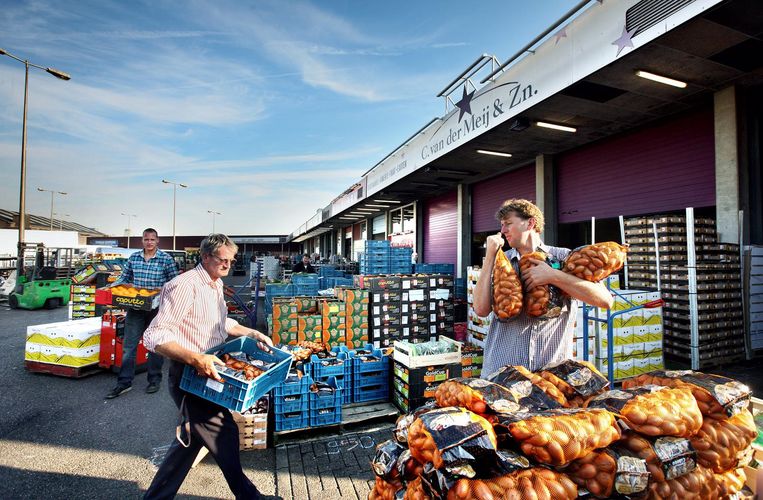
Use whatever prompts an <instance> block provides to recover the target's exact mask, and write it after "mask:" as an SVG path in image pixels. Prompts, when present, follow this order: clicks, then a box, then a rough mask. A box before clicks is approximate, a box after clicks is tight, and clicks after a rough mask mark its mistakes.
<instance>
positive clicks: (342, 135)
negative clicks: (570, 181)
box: [0, 0, 578, 235]
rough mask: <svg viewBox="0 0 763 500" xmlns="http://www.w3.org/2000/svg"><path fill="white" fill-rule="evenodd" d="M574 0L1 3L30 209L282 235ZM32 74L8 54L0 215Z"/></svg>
mask: <svg viewBox="0 0 763 500" xmlns="http://www.w3.org/2000/svg"><path fill="white" fill-rule="evenodd" d="M577 3H578V2H577V0H534V1H532V2H530V1H516V0H503V1H481V2H472V3H471V4H470V3H465V2H463V1H458V2H456V1H421V2H416V1H407V2H401V1H396V0H395V1H390V0H387V1H384V2H380V1H377V2H362V1H349V0H346V1H323V2H303V1H285V0H281V1H259V0H257V1H249V2H244V1H240V2H231V1H226V0H222V1H187V2H186V1H146V2H141V1H126V0H125V1H108V0H97V1H89V0H77V1H75V2H64V1H46V0H41V1H27V2H14V1H13V0H9V1H6V2H4V5H3V8H2V9H0V25H2V26H3V29H2V31H0V47H2V48H3V49H5V50H7V51H8V52H11V53H13V54H15V55H17V56H19V57H21V58H27V59H29V61H30V62H32V63H35V64H38V65H40V66H51V67H54V68H57V69H60V70H62V71H65V72H67V73H69V74H71V76H72V79H71V80H70V81H68V82H64V81H61V80H58V79H56V78H54V77H52V76H50V75H48V74H47V73H45V72H44V71H40V70H30V75H29V77H30V78H29V111H28V117H27V127H28V131H27V134H28V136H27V141H28V142H27V212H28V213H34V214H38V215H47V214H48V213H49V210H50V195H49V194H48V193H41V192H38V191H37V190H36V188H37V187H42V188H44V189H55V190H57V191H65V192H68V193H69V194H68V195H67V196H57V197H56V202H55V211H56V212H60V213H62V214H68V215H69V217H65V219H67V220H75V221H76V222H79V223H81V224H84V225H87V226H91V227H95V228H97V229H99V230H100V231H103V232H106V233H109V234H123V233H124V231H125V228H126V227H127V217H124V216H121V215H120V213H123V212H124V213H131V214H136V215H137V217H135V218H133V219H132V222H131V226H132V229H133V232H135V230H136V228H142V227H146V226H153V227H156V228H157V229H158V230H159V232H160V234H165V235H168V234H171V232H172V187H171V186H169V185H166V184H162V182H161V179H163V178H166V179H169V180H172V181H177V182H183V183H185V184H188V185H189V188H188V189H180V190H178V197H177V234H178V235H188V234H205V233H207V232H210V231H211V229H212V216H211V215H210V214H209V213H207V211H208V210H212V211H216V212H221V213H222V215H219V216H216V219H215V226H216V229H217V230H218V231H222V232H227V233H230V234H287V233H290V232H291V231H292V230H294V229H296V228H297V227H298V226H299V225H300V224H302V223H303V222H305V221H306V220H307V219H309V218H310V217H311V216H312V215H314V214H315V211H316V209H319V208H322V207H325V206H326V205H327V204H329V203H330V202H331V200H332V199H333V198H335V197H336V196H337V195H339V194H340V193H341V192H342V191H344V190H345V189H346V188H348V187H350V186H351V185H352V184H353V183H355V182H357V181H358V180H359V179H360V177H361V175H362V174H363V173H364V172H366V171H367V170H368V169H370V168H371V167H373V166H374V165H375V164H376V163H377V162H378V161H379V160H381V159H382V158H383V157H384V156H386V155H387V154H388V153H390V152H391V151H392V150H393V149H394V148H395V147H397V146H398V145H399V144H400V143H401V142H402V141H404V140H405V139H406V138H408V137H409V136H410V135H411V134H412V133H413V132H415V131H416V130H418V129H419V128H420V127H421V126H422V125H424V124H426V123H427V122H428V121H429V120H430V119H432V118H434V117H436V116H441V115H443V114H444V112H445V104H444V101H443V100H442V98H437V97H436V95H437V94H438V93H439V91H440V90H442V88H443V87H445V86H446V85H447V84H448V83H449V82H450V81H451V80H453V79H454V78H455V77H456V76H458V75H459V74H460V73H461V71H463V70H464V69H465V68H466V67H467V66H468V65H469V64H471V63H472V62H473V61H474V60H475V59H476V58H477V57H478V56H479V55H481V54H482V53H487V54H493V55H495V56H497V58H498V59H499V60H500V61H504V60H506V58H508V57H510V56H511V55H513V54H514V53H515V52H516V51H517V50H519V49H520V48H521V47H522V46H523V45H525V44H526V43H527V42H529V41H530V40H531V39H532V38H534V37H535V36H536V35H538V34H540V33H541V32H542V31H543V30H544V29H545V28H547V27H548V26H550V25H551V24H552V23H553V22H554V21H555V20H557V19H558V18H559V17H561V16H562V15H563V14H564V13H565V12H567V11H568V10H569V9H570V8H572V7H573V6H574V5H575V4H577ZM23 90H24V67H23V65H22V64H20V63H18V62H16V61H13V60H11V59H10V58H7V57H2V56H0V208H5V209H10V210H18V183H19V165H20V155H21V115H22V101H23Z"/></svg>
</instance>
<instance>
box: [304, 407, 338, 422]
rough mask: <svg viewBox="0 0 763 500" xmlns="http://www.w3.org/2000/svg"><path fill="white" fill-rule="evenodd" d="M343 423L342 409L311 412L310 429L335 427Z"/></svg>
mask: <svg viewBox="0 0 763 500" xmlns="http://www.w3.org/2000/svg"><path fill="white" fill-rule="evenodd" d="M341 422H342V407H341V406H336V407H334V408H324V409H322V410H315V411H314V412H313V411H310V427H321V426H323V425H334V424H339V423H341Z"/></svg>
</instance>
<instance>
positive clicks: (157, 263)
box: [114, 250, 180, 288]
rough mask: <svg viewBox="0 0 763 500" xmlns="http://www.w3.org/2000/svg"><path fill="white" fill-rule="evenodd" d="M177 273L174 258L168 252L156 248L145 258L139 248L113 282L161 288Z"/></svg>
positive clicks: (178, 272)
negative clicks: (151, 255) (153, 252)
mask: <svg viewBox="0 0 763 500" xmlns="http://www.w3.org/2000/svg"><path fill="white" fill-rule="evenodd" d="M178 274H180V271H179V270H178V266H177V264H176V263H175V259H173V258H172V256H170V255H169V254H168V253H166V252H162V251H161V250H157V251H156V254H154V256H153V257H151V258H150V259H148V260H146V259H144V257H143V251H142V250H141V251H140V252H135V253H134V254H132V255H130V257H129V258H128V259H127V262H126V263H125V266H124V267H123V268H122V274H120V275H119V279H117V281H116V282H115V283H114V284H115V285H119V284H121V283H132V284H133V285H135V286H137V287H139V288H161V287H162V286H164V284H165V283H167V282H168V281H170V280H171V279H172V278H174V277H175V276H177V275H178Z"/></svg>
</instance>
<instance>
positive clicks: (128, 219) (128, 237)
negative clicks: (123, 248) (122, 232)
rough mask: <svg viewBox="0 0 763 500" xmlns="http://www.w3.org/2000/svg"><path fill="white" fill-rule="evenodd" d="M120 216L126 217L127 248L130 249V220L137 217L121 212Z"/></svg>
mask: <svg viewBox="0 0 763 500" xmlns="http://www.w3.org/2000/svg"><path fill="white" fill-rule="evenodd" d="M122 215H124V216H125V217H127V248H130V234H131V233H130V218H132V217H137V215H135V214H126V213H124V212H122Z"/></svg>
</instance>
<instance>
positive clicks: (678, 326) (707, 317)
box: [624, 209, 745, 369]
mask: <svg viewBox="0 0 763 500" xmlns="http://www.w3.org/2000/svg"><path fill="white" fill-rule="evenodd" d="M624 225H625V236H626V242H627V243H629V244H630V245H631V248H630V250H629V252H628V277H629V284H630V286H632V287H644V288H649V289H656V288H658V287H659V288H660V290H661V291H662V296H663V299H664V300H665V307H664V311H663V315H664V350H665V354H666V356H669V357H670V358H672V359H674V360H677V361H678V362H680V363H682V364H686V365H688V364H690V363H691V367H692V368H694V369H702V368H706V367H710V366H715V365H718V364H721V363H729V362H733V361H736V360H740V359H742V358H743V357H744V352H745V347H744V317H743V312H742V289H741V269H740V258H739V246H738V245H734V244H727V243H719V242H718V236H717V232H716V229H715V220H714V219H712V218H709V217H698V218H694V217H693V211H691V210H690V209H687V215H686V216H676V215H664V216H660V215H658V216H653V217H642V218H632V219H626V220H625V221H624ZM658 256H659V258H658Z"/></svg>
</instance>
